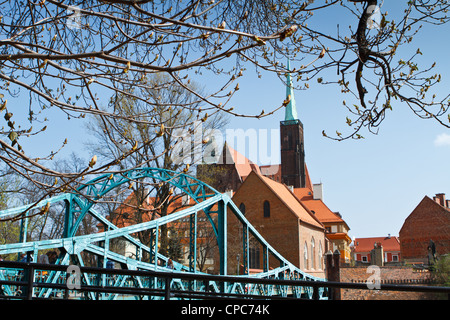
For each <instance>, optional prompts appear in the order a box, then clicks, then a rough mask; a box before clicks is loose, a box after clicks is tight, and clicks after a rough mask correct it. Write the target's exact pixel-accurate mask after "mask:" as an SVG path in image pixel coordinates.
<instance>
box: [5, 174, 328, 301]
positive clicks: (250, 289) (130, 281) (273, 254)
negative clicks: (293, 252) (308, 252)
mask: <svg viewBox="0 0 450 320" xmlns="http://www.w3.org/2000/svg"><path fill="white" fill-rule="evenodd" d="M146 179H147V180H148V181H150V180H151V181H152V183H154V182H155V181H157V182H158V183H160V184H169V185H170V187H171V188H173V190H174V193H178V194H184V195H185V196H188V197H189V198H190V199H191V201H193V203H194V205H193V206H190V207H188V208H186V209H183V210H181V211H177V212H174V213H172V214H169V215H166V216H163V217H160V218H158V219H154V220H151V221H147V222H143V223H138V224H134V225H129V226H124V227H119V226H116V225H114V224H113V223H112V222H111V221H109V220H108V219H106V218H105V217H104V216H103V215H102V214H100V213H99V212H98V211H97V210H96V208H95V207H96V204H98V202H99V201H101V199H102V197H104V196H105V195H107V194H108V193H109V192H111V191H112V190H113V189H115V188H119V187H120V186H122V185H124V184H130V183H132V182H136V181H143V180H146ZM122 187H123V186H122ZM56 203H59V204H60V205H62V206H63V208H64V210H63V213H64V232H63V236H62V237H61V238H60V239H50V240H42V241H26V234H27V230H26V225H27V223H26V222H27V221H26V219H27V218H26V216H27V215H31V214H32V213H33V210H41V208H42V207H45V206H48V205H50V204H51V205H53V204H56ZM227 210H229V212H232V214H233V215H234V216H235V217H236V218H237V219H238V221H239V223H240V224H241V226H242V228H241V229H242V239H243V240H242V247H241V248H240V250H242V251H241V254H242V260H241V263H242V264H243V270H244V272H243V274H242V275H240V276H235V275H234V276H232V275H227V267H228V261H227V256H228V255H227V249H228V248H227V235H228V232H227V225H228V224H227ZM199 212H204V214H205V215H206V217H207V220H208V221H209V223H210V224H211V226H212V229H213V233H214V236H215V239H216V241H217V247H218V252H219V255H218V256H219V257H218V266H219V274H218V275H216V276H214V275H207V274H204V273H202V272H199V271H198V270H197V268H196V259H197V254H198V252H197V248H198V244H197V239H198V238H199V235H198V233H199V230H198V223H199V222H198V217H197V216H198V213H199ZM21 213H25V216H24V217H23V219H22V225H23V227H22V230H21V232H22V233H21V234H22V236H21V239H20V241H19V242H18V243H10V244H4V245H1V246H0V256H2V255H6V254H17V255H18V256H19V255H21V254H27V257H28V260H27V261H26V262H24V263H23V264H20V263H18V262H15V263H12V262H3V263H2V262H0V284H1V285H2V286H1V288H2V292H0V295H1V296H2V297H3V298H12V297H17V296H25V295H28V298H49V297H54V296H55V294H58V293H60V294H61V295H64V296H66V297H71V298H73V299H92V300H99V299H108V300H112V299H124V298H130V297H131V298H136V299H161V298H164V297H165V298H168V297H169V298H170V297H172V298H175V297H178V298H180V299H182V298H183V294H182V293H183V292H190V293H194V292H195V293H201V295H200V296H199V297H200V298H205V297H208V296H214V295H215V294H221V295H228V296H233V295H239V294H243V295H246V296H247V297H251V296H253V295H254V296H255V297H256V296H257V297H259V298H261V297H268V298H269V297H292V298H304V299H313V298H314V299H327V289H326V287H325V285H323V286H316V284H319V283H323V282H324V281H325V279H321V278H316V277H314V276H311V275H309V274H306V273H305V272H303V271H302V270H300V269H298V268H297V267H295V266H294V265H293V264H292V263H290V262H289V261H287V260H286V259H285V258H284V257H283V256H281V255H280V254H279V253H278V252H277V251H276V250H275V249H274V248H273V247H272V246H271V245H270V244H269V243H268V242H267V241H266V240H264V238H263V237H262V236H261V235H260V234H259V233H258V232H257V231H256V229H255V228H254V227H253V226H252V225H251V224H250V223H249V221H248V220H247V219H246V218H245V216H244V215H243V214H242V212H241V211H240V210H239V208H238V207H237V206H236V205H235V204H234V203H233V201H232V200H231V199H230V197H229V196H228V195H227V194H222V193H220V192H218V191H216V190H215V189H213V188H212V187H210V186H209V185H207V184H205V183H204V182H202V181H199V180H198V179H195V178H193V177H191V176H189V175H187V174H184V173H179V172H174V171H169V170H164V169H157V168H139V169H133V170H129V171H127V172H120V173H116V174H106V175H103V176H100V177H98V178H96V179H93V180H91V181H89V182H87V183H84V184H83V185H82V186H81V187H79V188H78V189H77V190H76V192H73V193H64V194H61V195H58V196H55V197H52V198H48V199H45V200H42V201H40V202H39V203H37V204H33V205H28V206H21V207H17V208H11V209H8V210H4V211H1V212H0V219H5V218H8V217H12V216H15V215H18V214H21ZM88 216H91V217H93V218H95V219H96V220H97V221H98V222H99V223H101V224H103V225H104V226H105V231H103V232H98V233H93V234H83V235H78V234H79V232H78V231H79V229H80V226H81V225H82V223H83V219H86V218H87V217H88ZM177 221H178V222H180V221H185V222H186V221H188V223H189V255H188V257H189V258H188V260H189V261H188V263H186V265H185V264H181V263H179V262H175V261H174V262H173V266H172V264H170V266H169V258H168V257H166V256H164V255H162V254H160V253H159V252H158V241H159V240H158V239H159V232H160V228H161V226H163V225H166V224H169V223H174V222H177ZM142 231H150V237H151V241H150V244H151V245H149V246H147V245H145V244H143V243H142V242H140V241H139V240H138V239H137V238H135V237H134V236H133V235H134V234H136V233H138V232H142ZM77 232H78V233H77ZM250 236H251V237H252V239H253V240H256V241H257V242H258V243H259V245H260V246H261V247H262V248H263V269H262V272H260V273H257V274H249V238H250ZM117 238H121V239H125V240H126V241H127V242H128V243H130V244H132V245H134V246H135V248H136V255H134V256H133V258H132V257H129V256H126V255H125V254H119V253H117V252H114V251H112V250H110V243H111V241H113V240H114V239H117ZM49 249H57V250H58V251H59V252H60V254H59V256H58V259H57V261H56V262H55V264H54V265H42V264H37V257H38V255H39V254H40V253H41V252H43V251H47V250H49ZM83 253H88V254H89V255H91V256H95V257H97V261H100V262H101V263H102V265H100V267H102V268H101V269H99V268H90V267H88V266H86V265H85V261H83ZM143 257H146V258H145V259H144V258H143ZM269 257H270V259H275V260H277V265H279V267H277V268H275V269H269ZM144 260H145V261H144ZM107 261H113V262H115V263H117V264H118V265H120V266H121V270H117V269H116V270H111V269H107V268H106V267H107V265H106V264H107ZM271 262H272V265H273V261H272V260H271ZM278 262H279V264H278ZM99 270H100V271H99ZM227 279H229V281H227ZM239 279H242V282H240V281H239ZM75 280H77V281H78V282H77V281H75ZM253 280H254V281H253ZM74 281H75V282H74ZM264 281H266V282H264ZM267 281H269V282H267ZM270 281H272V282H270ZM273 281H275V282H273ZM276 281H286V282H285V283H284V284H283V282H281V283H280V282H276ZM318 282H319V283H318ZM309 284H311V285H309ZM88 287H90V288H91V289H90V290H88V289H87V288H88ZM105 287H107V288H109V289H110V290H109V293H101V294H99V293H98V292H99V291H98V290H97V291H96V289H95V288H97V289H98V288H105ZM24 290H25V291H27V293H24ZM169 291H170V292H172V295H169V294H168V292H169ZM173 292H178V294H177V295H173Z"/></svg>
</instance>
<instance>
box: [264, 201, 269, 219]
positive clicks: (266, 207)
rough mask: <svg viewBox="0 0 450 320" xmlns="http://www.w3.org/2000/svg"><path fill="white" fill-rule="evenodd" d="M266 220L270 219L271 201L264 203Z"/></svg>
mask: <svg viewBox="0 0 450 320" xmlns="http://www.w3.org/2000/svg"><path fill="white" fill-rule="evenodd" d="M264 218H270V203H269V201H267V200H266V201H264Z"/></svg>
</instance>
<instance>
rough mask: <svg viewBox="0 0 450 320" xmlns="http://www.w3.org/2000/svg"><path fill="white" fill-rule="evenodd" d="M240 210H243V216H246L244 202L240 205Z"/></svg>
mask: <svg viewBox="0 0 450 320" xmlns="http://www.w3.org/2000/svg"><path fill="white" fill-rule="evenodd" d="M239 210H241V212H242V214H245V204H244V203H243V202H242V203H241V204H240V205H239Z"/></svg>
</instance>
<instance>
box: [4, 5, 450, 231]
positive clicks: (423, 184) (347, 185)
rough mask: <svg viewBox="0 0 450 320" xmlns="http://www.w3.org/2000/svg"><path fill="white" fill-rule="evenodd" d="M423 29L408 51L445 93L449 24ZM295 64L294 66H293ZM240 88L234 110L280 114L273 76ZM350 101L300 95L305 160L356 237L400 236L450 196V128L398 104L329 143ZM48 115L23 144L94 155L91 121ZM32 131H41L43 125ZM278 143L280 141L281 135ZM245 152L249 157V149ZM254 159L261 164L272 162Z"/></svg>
mask: <svg viewBox="0 0 450 320" xmlns="http://www.w3.org/2000/svg"><path fill="white" fill-rule="evenodd" d="M389 5H391V6H392V4H389ZM394 6H395V5H394ZM387 9H389V10H392V9H393V8H389V7H388V5H384V4H383V7H382V10H387ZM335 18H336V19H329V17H327V18H326V19H323V20H320V19H319V21H321V22H322V23H324V24H325V23H328V25H327V26H328V27H330V28H331V29H332V28H335V24H336V23H337V22H336V21H339V17H335ZM346 23H347V24H348V21H347V22H346ZM355 24H356V22H355ZM424 31H425V32H424V33H421V34H419V35H418V36H417V37H416V39H415V41H414V42H413V43H411V44H410V46H408V47H405V48H402V50H403V51H404V52H406V53H407V55H408V56H409V55H410V54H411V53H414V52H415V51H416V50H417V48H418V47H420V49H421V51H422V52H423V56H421V61H420V62H422V63H423V64H424V66H425V65H430V64H432V63H433V62H434V61H436V62H437V70H439V72H440V73H441V74H442V77H443V81H442V82H441V84H440V87H439V90H437V92H436V93H437V94H438V95H439V94H440V95H445V94H446V92H448V88H449V85H450V80H449V79H448V76H450V75H449V71H450V63H449V62H448V57H447V53H448V51H449V49H450V45H449V44H448V41H443V37H439V38H438V39H439V40H436V38H435V37H434V36H435V35H436V34H440V35H443V34H444V35H445V34H450V24H447V25H445V26H441V27H432V26H429V27H427V29H426V30H424ZM399 58H400V57H399ZM291 67H292V68H295V67H296V66H295V65H293V64H292V63H291ZM205 80H207V81H205V82H204V83H203V84H204V85H207V84H215V83H214V81H215V79H214V78H207V79H206V78H205ZM239 85H240V90H239V91H238V92H237V93H236V95H235V96H234V97H233V99H232V101H231V102H230V104H229V106H235V107H236V109H239V110H243V111H245V113H249V114H259V113H260V111H261V110H262V109H264V110H271V109H274V108H275V107H277V106H279V105H280V104H281V103H282V101H283V100H284V99H285V87H284V85H283V84H282V83H281V82H280V80H279V79H278V78H277V77H276V76H275V75H274V74H268V73H263V76H262V77H261V78H258V77H257V76H256V74H254V73H253V72H252V71H251V70H248V71H247V72H246V74H245V77H243V78H241V79H239ZM446 90H447V91H446ZM346 98H347V97H344V96H342V94H341V93H340V88H338V87H336V86H323V85H319V84H317V83H316V82H315V81H312V82H311V83H310V89H309V90H306V91H300V90H297V91H296V92H295V99H296V103H297V112H298V115H299V118H300V120H301V121H302V122H303V125H304V130H305V151H306V162H307V166H308V170H309V173H310V176H311V179H312V182H313V183H318V182H322V183H323V184H324V197H325V203H326V204H327V205H328V206H329V207H330V209H331V210H333V211H339V212H340V213H341V214H342V216H343V218H344V219H345V220H346V222H347V223H348V225H349V226H350V228H351V230H350V235H351V236H352V237H353V236H354V237H375V236H385V235H387V234H391V235H398V232H399V230H400V228H401V226H402V224H403V222H404V220H405V218H406V217H407V216H408V215H409V214H410V213H411V211H412V210H413V209H414V208H415V207H416V206H417V205H418V203H419V202H420V201H421V200H422V198H423V197H424V196H426V195H427V196H430V197H432V196H433V195H434V194H436V193H446V194H447V196H448V197H449V198H450V184H449V181H450V169H449V166H448V163H449V161H448V159H450V130H449V129H446V128H444V127H442V126H440V125H439V124H437V123H436V122H434V121H432V120H422V119H419V118H418V117H417V116H415V115H414V114H413V113H412V111H410V110H409V108H408V107H407V106H406V105H402V104H399V103H396V104H395V103H394V104H393V111H392V112H391V113H390V114H389V115H388V117H387V118H386V120H385V121H384V123H383V124H382V126H381V128H380V131H379V133H378V135H372V134H370V133H366V132H362V134H363V136H364V137H365V139H363V140H358V141H356V140H348V141H343V142H336V141H332V140H329V139H327V138H325V137H323V136H322V130H326V131H327V132H330V133H333V132H335V130H341V129H342V130H344V129H345V128H346V124H345V118H346V116H347V115H348V114H347V110H346V109H345V108H344V107H343V106H342V100H343V99H346ZM13 103H14V102H8V108H11V109H12V108H13V107H14V108H15V106H14V104H13ZM105 103H106V100H105ZM16 104H17V102H16ZM13 112H15V111H13ZM17 116H20V115H17ZM47 116H48V117H49V120H50V121H49V126H48V129H47V132H46V134H45V135H44V136H42V137H36V138H30V139H29V141H27V142H24V147H25V150H26V151H31V152H39V153H40V154H45V153H46V152H48V151H50V150H52V149H53V150H55V149H57V147H55V145H56V146H59V145H61V144H62V143H63V141H64V139H65V138H68V141H69V144H68V145H67V147H66V148H65V149H64V152H63V153H62V154H61V155H62V156H64V155H67V154H69V153H70V152H72V151H74V152H77V153H79V154H81V155H82V156H84V157H85V158H86V159H87V160H89V158H90V157H91V156H92V155H91V154H90V153H89V151H87V150H85V148H84V142H85V141H86V140H87V139H88V136H87V134H86V129H85V127H84V122H85V121H80V120H76V119H72V120H70V121H67V117H66V116H65V115H62V114H61V113H54V112H49V113H48V114H47ZM283 118H284V110H279V111H277V112H276V113H275V114H274V115H272V116H270V117H266V118H262V119H259V120H258V119H248V118H230V123H229V126H228V128H229V129H244V130H248V129H252V130H260V129H262V130H268V132H269V133H270V130H274V131H273V134H277V135H278V131H277V130H278V129H279V122H280V121H281V120H283ZM50 124H51V125H50ZM43 125H45V124H42V126H43ZM33 126H36V127H39V124H37V123H35V124H33ZM42 139H44V140H42ZM275 141H276V142H277V143H279V137H278V136H277V137H275ZM239 151H241V152H242V153H244V154H246V150H239ZM270 152H271V162H272V163H279V161H280V160H279V145H276V144H275V145H273V146H270ZM247 155H248V154H247ZM248 156H249V158H251V160H253V161H255V162H259V164H267V162H263V163H262V162H260V161H259V160H260V159H255V158H254V157H253V156H252V155H248Z"/></svg>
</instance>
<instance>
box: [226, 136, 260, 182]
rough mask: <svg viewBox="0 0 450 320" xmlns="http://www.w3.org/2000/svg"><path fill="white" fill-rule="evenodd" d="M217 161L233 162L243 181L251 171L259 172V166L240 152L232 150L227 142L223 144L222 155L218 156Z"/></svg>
mask: <svg viewBox="0 0 450 320" xmlns="http://www.w3.org/2000/svg"><path fill="white" fill-rule="evenodd" d="M219 163H224V164H234V166H235V167H236V170H237V172H238V174H239V176H240V177H241V179H242V181H244V180H245V178H246V177H247V176H248V175H249V174H250V172H252V171H255V172H257V173H261V171H260V169H259V166H258V165H257V164H255V163H253V162H252V161H250V160H249V159H248V158H247V157H245V156H244V155H243V154H241V153H240V152H238V151H236V150H234V149H233V148H232V147H230V146H229V145H228V144H227V143H225V144H224V146H223V151H222V156H221V158H220V161H219Z"/></svg>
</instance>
